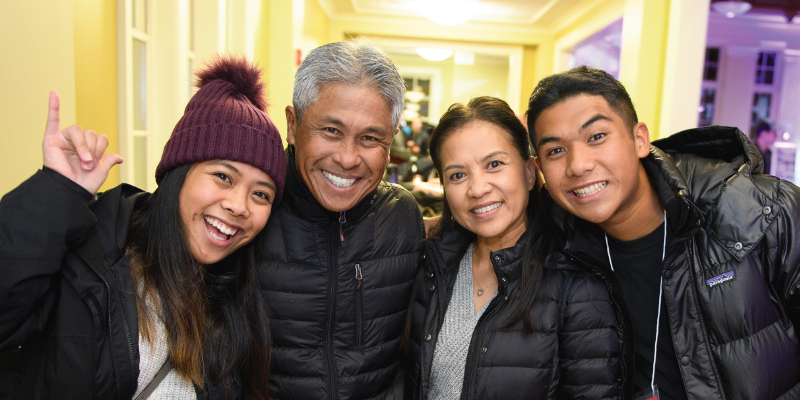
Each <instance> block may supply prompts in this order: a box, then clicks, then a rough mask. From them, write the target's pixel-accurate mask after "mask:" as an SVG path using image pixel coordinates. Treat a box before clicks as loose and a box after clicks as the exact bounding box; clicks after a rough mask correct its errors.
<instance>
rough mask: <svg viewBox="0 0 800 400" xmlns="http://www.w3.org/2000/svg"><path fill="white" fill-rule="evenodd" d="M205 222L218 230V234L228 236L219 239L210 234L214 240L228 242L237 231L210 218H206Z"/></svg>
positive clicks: (212, 233)
mask: <svg viewBox="0 0 800 400" xmlns="http://www.w3.org/2000/svg"><path fill="white" fill-rule="evenodd" d="M206 222H208V223H209V224H211V225H212V226H213V227H215V228H217V229H219V231H220V232H222V233H224V234H226V235H228V237H226V238H221V237H219V236H217V235H214V232H211V235H213V236H214V237H215V238H217V239H219V240H228V239H229V237H230V236H233V235H235V234H236V231H237V230H236V229H233V228H231V227H229V226H228V225H225V224H223V223H222V222H221V221H219V220H217V219H214V218H211V217H206Z"/></svg>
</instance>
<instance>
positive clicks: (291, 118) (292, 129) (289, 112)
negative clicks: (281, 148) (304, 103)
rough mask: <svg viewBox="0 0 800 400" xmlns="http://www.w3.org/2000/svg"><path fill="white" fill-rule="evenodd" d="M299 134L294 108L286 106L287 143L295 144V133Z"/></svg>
mask: <svg viewBox="0 0 800 400" xmlns="http://www.w3.org/2000/svg"><path fill="white" fill-rule="evenodd" d="M296 132H297V115H296V114H295V112H294V107H292V106H286V143H289V144H291V145H294V144H295V133H296Z"/></svg>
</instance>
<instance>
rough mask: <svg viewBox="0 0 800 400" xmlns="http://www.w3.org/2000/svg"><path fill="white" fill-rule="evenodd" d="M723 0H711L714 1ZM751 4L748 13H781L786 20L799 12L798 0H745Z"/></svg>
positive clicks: (799, 0)
mask: <svg viewBox="0 0 800 400" xmlns="http://www.w3.org/2000/svg"><path fill="white" fill-rule="evenodd" d="M719 1H723V0H712V1H711V2H712V3H716V2H719ZM747 2H748V3H750V5H751V6H753V8H752V9H750V11H748V13H757V14H783V15H784V16H785V17H786V19H787V20H788V21H791V20H792V18H794V16H795V15H797V14H798V13H800V0H747Z"/></svg>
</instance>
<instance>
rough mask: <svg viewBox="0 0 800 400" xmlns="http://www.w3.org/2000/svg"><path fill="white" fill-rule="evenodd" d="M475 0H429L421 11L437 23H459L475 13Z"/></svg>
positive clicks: (450, 24) (451, 24)
mask: <svg viewBox="0 0 800 400" xmlns="http://www.w3.org/2000/svg"><path fill="white" fill-rule="evenodd" d="M477 3H478V1H477V0H429V1H426V2H424V6H423V8H422V12H423V13H424V14H425V16H426V17H428V19H429V20H431V21H433V22H435V23H437V24H439V25H449V26H453V25H460V24H463V23H464V22H467V21H468V20H469V19H470V18H472V16H473V15H475V8H476V5H477Z"/></svg>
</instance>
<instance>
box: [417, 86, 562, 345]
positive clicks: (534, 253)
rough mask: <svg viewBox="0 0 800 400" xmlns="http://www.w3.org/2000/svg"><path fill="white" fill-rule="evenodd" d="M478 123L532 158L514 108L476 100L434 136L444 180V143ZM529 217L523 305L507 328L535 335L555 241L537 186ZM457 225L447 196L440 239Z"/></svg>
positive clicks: (447, 117) (445, 119)
mask: <svg viewBox="0 0 800 400" xmlns="http://www.w3.org/2000/svg"><path fill="white" fill-rule="evenodd" d="M475 121H482V122H488V123H491V124H493V125H495V126H497V127H499V128H501V129H502V130H503V131H504V132H506V133H507V134H508V138H509V140H510V141H511V144H512V145H513V146H514V148H516V149H517V151H519V154H520V156H521V157H522V159H523V160H528V159H530V158H531V154H532V153H531V152H532V150H531V145H530V140H529V138H528V131H527V130H525V127H524V126H523V125H522V122H520V120H519V118H517V116H516V115H515V114H514V111H513V110H512V109H511V107H509V106H508V104H507V103H506V102H505V101H503V100H500V99H498V98H495V97H489V96H482V97H475V98H473V99H472V100H470V101H469V103H467V104H466V105H464V104H461V103H456V104H453V105H452V106H450V108H448V109H447V112H445V113H444V115H442V118H441V119H440V120H439V125H438V126H436V129H434V130H433V133H432V134H431V141H430V155H431V159H432V160H433V165H434V167H435V168H436V171H437V172H438V173H439V176H441V177H443V174H442V161H441V151H442V144H443V143H444V141H445V139H447V138H448V137H449V136H450V135H452V134H453V133H454V132H455V131H457V130H458V129H460V128H462V127H464V126H465V125H467V124H469V123H471V122H475ZM527 213H528V221H527V231H526V233H527V235H525V236H524V237H525V248H524V252H523V256H522V271H521V277H520V287H521V293H520V301H519V302H518V303H517V307H516V308H515V309H514V311H513V312H512V314H511V318H510V319H509V321H508V326H510V325H513V324H516V323H517V322H519V321H523V323H524V325H525V329H526V330H528V331H529V332H532V331H533V326H532V325H531V316H530V309H531V307H532V305H533V303H534V301H535V298H536V292H537V291H538V288H539V283H540V281H541V277H542V270H543V269H544V264H545V262H546V259H547V255H548V254H549V253H550V251H551V247H552V237H551V236H550V233H549V232H551V230H550V229H548V228H547V227H548V226H549V224H550V223H551V221H550V218H548V217H547V216H546V215H545V213H544V207H543V204H542V197H541V193H540V191H539V186H538V185H534V188H533V190H531V191H530V192H529V193H528V207H527ZM457 224H458V222H456V221H455V219H454V218H453V213H452V210H450V205H449V204H448V202H447V196H445V198H444V210H443V211H442V219H441V221H440V225H439V234H440V235H441V234H442V232H444V231H445V230H447V229H450V228H451V227H453V226H454V225H457Z"/></svg>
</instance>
